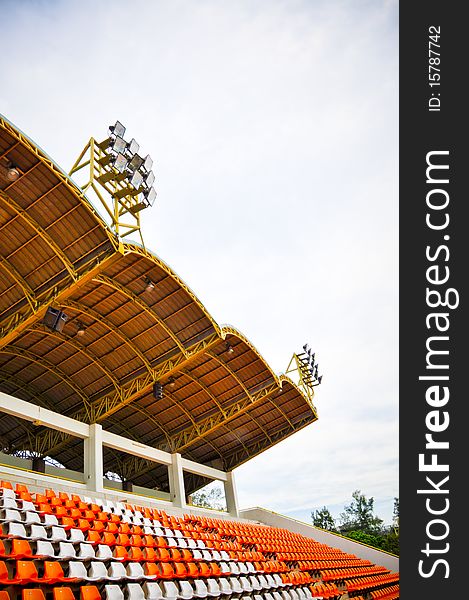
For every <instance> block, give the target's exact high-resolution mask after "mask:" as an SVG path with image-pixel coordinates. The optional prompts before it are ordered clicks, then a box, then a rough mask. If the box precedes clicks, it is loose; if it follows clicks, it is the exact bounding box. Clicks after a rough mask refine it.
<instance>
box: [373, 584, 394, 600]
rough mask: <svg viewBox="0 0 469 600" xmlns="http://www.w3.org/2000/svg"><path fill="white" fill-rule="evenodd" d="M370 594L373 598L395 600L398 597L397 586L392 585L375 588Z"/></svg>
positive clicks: (376, 599) (375, 599) (374, 599)
mask: <svg viewBox="0 0 469 600" xmlns="http://www.w3.org/2000/svg"><path fill="white" fill-rule="evenodd" d="M370 595H371V598H372V599H373V600H378V599H379V600H396V599H397V598H399V586H398V585H393V586H391V587H387V588H383V589H381V590H375V591H373V592H371V594H370Z"/></svg>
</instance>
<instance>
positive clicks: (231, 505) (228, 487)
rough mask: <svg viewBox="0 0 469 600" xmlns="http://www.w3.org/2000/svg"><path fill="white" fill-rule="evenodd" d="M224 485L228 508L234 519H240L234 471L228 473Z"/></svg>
mask: <svg viewBox="0 0 469 600" xmlns="http://www.w3.org/2000/svg"><path fill="white" fill-rule="evenodd" d="M223 485H224V486H225V498H226V508H227V510H228V512H229V513H230V515H231V516H232V517H239V505H238V494H237V492H236V483H235V477H234V473H233V471H228V472H227V474H226V481H224V482H223Z"/></svg>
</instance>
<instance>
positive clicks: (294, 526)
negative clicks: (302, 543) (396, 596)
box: [240, 507, 399, 572]
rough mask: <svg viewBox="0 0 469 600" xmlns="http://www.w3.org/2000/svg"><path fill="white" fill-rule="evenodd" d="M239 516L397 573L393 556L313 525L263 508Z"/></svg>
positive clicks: (397, 560)
mask: <svg viewBox="0 0 469 600" xmlns="http://www.w3.org/2000/svg"><path fill="white" fill-rule="evenodd" d="M240 516H241V517H243V518H245V519H249V520H250V521H257V522H259V523H263V524H264V525H270V526H272V527H281V528H283V529H288V530H289V531H293V532H295V533H301V535H304V536H305V537H309V538H314V539H315V540H316V541H317V542H321V543H322V544H327V545H328V546H332V547H333V548H340V550H343V551H344V552H348V553H350V554H355V556H358V557H359V558H362V559H364V560H369V561H371V562H372V563H375V564H377V565H382V566H383V567H386V568H387V569H390V570H391V571H394V572H397V571H399V558H398V557H397V556H394V555H393V554H389V553H387V552H382V551H380V550H376V549H375V548H371V547H370V546H367V545H366V544H360V543H359V542H354V541H352V540H349V539H348V538H345V537H343V536H341V535H337V534H335V533H331V532H329V531H324V529H318V528H317V527H314V526H313V525H308V524H307V523H303V522H302V521H297V520H296V519H292V518H291V517H285V516H284V515H280V514H278V513H275V512H273V511H270V510H266V509H265V508H260V507H255V508H247V509H244V510H241V512H240Z"/></svg>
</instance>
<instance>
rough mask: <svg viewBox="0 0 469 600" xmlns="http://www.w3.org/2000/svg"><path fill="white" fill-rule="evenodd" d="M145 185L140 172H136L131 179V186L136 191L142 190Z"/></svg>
mask: <svg viewBox="0 0 469 600" xmlns="http://www.w3.org/2000/svg"><path fill="white" fill-rule="evenodd" d="M142 183H143V177H142V174H141V173H140V172H139V171H135V173H134V174H133V175H132V177H131V178H130V185H132V186H133V187H134V188H135V189H136V190H138V189H139V188H140V186H141V185H142Z"/></svg>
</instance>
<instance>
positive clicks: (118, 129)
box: [109, 121, 125, 138]
mask: <svg viewBox="0 0 469 600" xmlns="http://www.w3.org/2000/svg"><path fill="white" fill-rule="evenodd" d="M109 131H110V132H111V134H112V135H115V136H119V137H121V138H123V137H124V135H125V127H124V126H123V125H122V123H121V122H120V121H116V124H115V125H111V126H110V127H109Z"/></svg>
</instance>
